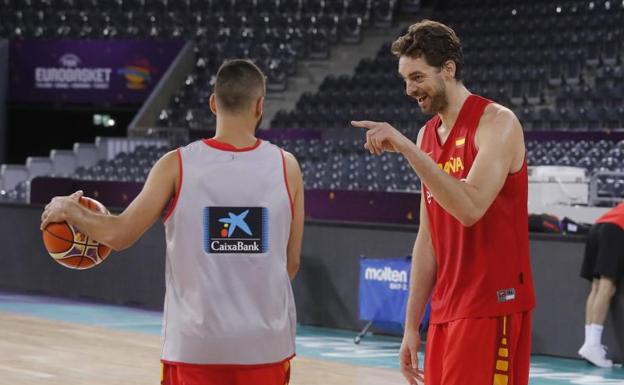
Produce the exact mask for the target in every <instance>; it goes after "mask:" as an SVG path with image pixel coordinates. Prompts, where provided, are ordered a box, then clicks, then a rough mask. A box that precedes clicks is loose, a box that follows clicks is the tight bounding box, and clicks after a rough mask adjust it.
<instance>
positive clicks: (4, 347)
mask: <svg viewBox="0 0 624 385" xmlns="http://www.w3.org/2000/svg"><path fill="white" fill-rule="evenodd" d="M160 322H161V313H160V312H156V311H149V310H143V309H136V308H130V307H123V306H113V305H104V304H97V303H91V302H82V301H69V300H65V299H57V298H50V297H43V296H32V295H22V294H12V293H0V384H7V385H8V384H11V385H39V384H41V385H44V384H45V385H48V384H50V385H52V384H55V385H57V384H72V385H87V384H89V385H100V384H102V385H105V384H106V385H111V384H125V385H143V384H145V385H148V384H150V385H153V384H158V382H159V375H160V368H159V361H158V358H159V354H160ZM354 335H355V333H354V332H347V331H339V330H331V329H324V328H314V327H306V326H300V327H299V329H298V331H297V357H296V358H295V359H294V361H293V365H292V379H291V384H292V385H373V384H375V385H379V384H388V385H394V384H397V385H398V384H401V385H404V384H406V382H405V381H404V380H403V378H402V376H401V374H400V373H399V370H398V359H397V355H398V349H399V345H400V339H398V338H394V337H385V336H370V335H369V336H367V337H366V338H365V339H364V340H363V341H362V342H361V343H360V344H359V345H355V344H354V343H353V336H354ZM249 348H250V349H252V348H253V347H252V346H250V347H249ZM421 359H422V356H421ZM531 362H532V363H531V375H530V378H531V380H530V384H531V385H563V384H587V385H590V384H591V385H624V369H623V368H622V367H617V368H614V369H599V368H595V367H592V366H590V365H589V364H587V363H585V362H583V361H581V360H571V359H562V358H556V357H545V356H533V358H532V361H531Z"/></svg>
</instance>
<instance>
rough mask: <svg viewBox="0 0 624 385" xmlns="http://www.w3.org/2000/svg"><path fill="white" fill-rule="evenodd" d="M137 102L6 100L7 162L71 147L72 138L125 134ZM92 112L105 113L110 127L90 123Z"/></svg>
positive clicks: (81, 139) (136, 108) (46, 154)
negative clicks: (111, 121) (80, 103)
mask: <svg viewBox="0 0 624 385" xmlns="http://www.w3.org/2000/svg"><path fill="white" fill-rule="evenodd" d="M137 110H138V106H127V107H115V108H112V107H108V106H102V107H95V106H70V105H63V106H60V105H58V106H54V105H25V104H9V105H8V109H7V127H8V134H7V143H11V146H10V147H9V148H8V149H7V155H6V156H7V163H24V161H25V159H26V157H28V156H48V154H49V152H50V150H51V149H53V148H56V149H71V148H72V146H73V145H74V142H93V141H94V139H95V137H96V136H126V129H127V127H128V125H129V124H130V121H131V120H132V118H133V117H134V115H135V114H136V111H137ZM94 114H107V115H110V116H111V118H112V119H114V120H115V126H114V127H102V126H96V125H94V124H93V115H94Z"/></svg>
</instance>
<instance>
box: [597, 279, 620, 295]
mask: <svg viewBox="0 0 624 385" xmlns="http://www.w3.org/2000/svg"><path fill="white" fill-rule="evenodd" d="M615 291H616V287H615V283H614V282H613V281H611V280H610V279H609V278H604V277H601V279H600V285H599V286H598V292H599V293H600V295H603V296H605V297H609V298H611V297H613V296H614V295H615Z"/></svg>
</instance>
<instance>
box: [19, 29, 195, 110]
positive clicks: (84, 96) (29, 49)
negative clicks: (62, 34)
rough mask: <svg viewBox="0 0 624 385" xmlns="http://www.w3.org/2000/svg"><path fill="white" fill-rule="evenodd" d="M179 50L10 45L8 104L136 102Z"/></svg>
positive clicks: (167, 46) (102, 43) (156, 45)
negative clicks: (9, 102)
mask: <svg viewBox="0 0 624 385" xmlns="http://www.w3.org/2000/svg"><path fill="white" fill-rule="evenodd" d="M183 45H184V42H182V41H177V40H165V41H159V40H16V41H12V42H11V43H10V51H9V100H10V101H11V102H25V103H79V104H102V103H107V104H113V105H114V104H132V103H141V102H143V101H144V100H145V99H146V98H147V96H148V95H149V94H150V92H151V91H152V89H153V88H154V86H155V85H156V84H157V83H158V80H159V79H160V78H161V77H162V75H163V74H164V73H165V71H166V70H167V68H168V67H169V65H170V64H171V63H172V61H173V60H174V59H175V57H176V55H177V54H178V53H179V52H180V50H181V48H182V47H183Z"/></svg>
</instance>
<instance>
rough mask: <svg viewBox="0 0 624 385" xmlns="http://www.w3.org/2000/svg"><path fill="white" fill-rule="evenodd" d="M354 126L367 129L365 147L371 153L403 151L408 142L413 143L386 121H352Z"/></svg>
mask: <svg viewBox="0 0 624 385" xmlns="http://www.w3.org/2000/svg"><path fill="white" fill-rule="evenodd" d="M351 124H352V125H353V126H354V127H361V128H365V129H366V143H365V144H364V148H365V149H367V150H368V151H370V153H371V154H374V155H381V154H382V153H384V152H401V150H402V149H403V148H404V146H405V145H406V144H407V143H411V142H410V140H409V139H408V138H406V137H405V135H403V134H401V133H400V132H399V130H397V129H396V128H394V127H392V126H391V125H390V124H389V123H386V122H373V121H369V120H362V121H351Z"/></svg>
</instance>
